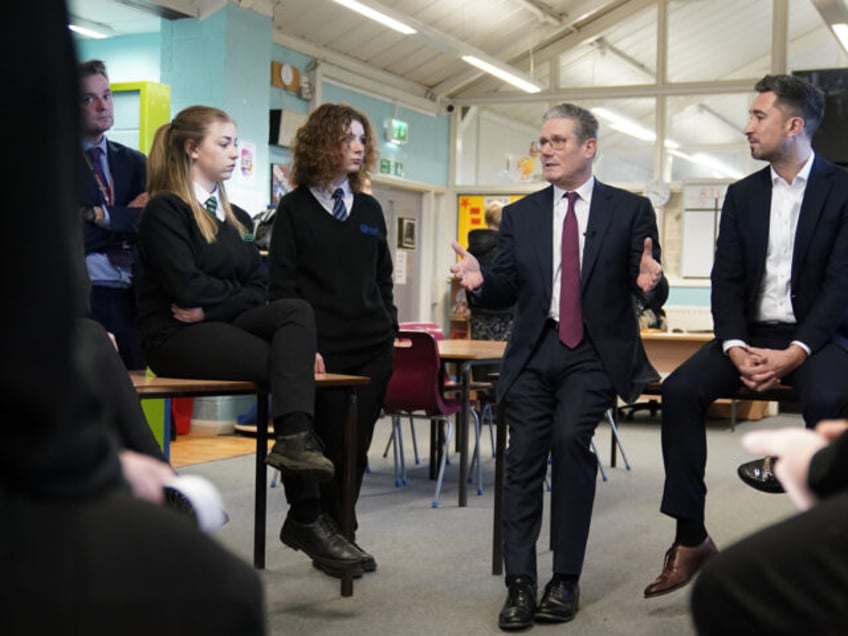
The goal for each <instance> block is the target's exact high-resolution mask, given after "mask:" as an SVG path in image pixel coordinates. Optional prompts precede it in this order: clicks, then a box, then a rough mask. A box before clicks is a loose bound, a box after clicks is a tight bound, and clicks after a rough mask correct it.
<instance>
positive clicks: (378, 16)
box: [334, 0, 417, 35]
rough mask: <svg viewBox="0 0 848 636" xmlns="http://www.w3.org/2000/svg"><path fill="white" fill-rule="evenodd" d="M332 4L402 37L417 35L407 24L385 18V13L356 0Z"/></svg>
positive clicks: (339, 0)
mask: <svg viewBox="0 0 848 636" xmlns="http://www.w3.org/2000/svg"><path fill="white" fill-rule="evenodd" d="M334 2H336V3H337V4H340V5H342V6H343V7H347V8H348V9H350V10H351V11H356V12H357V13H359V14H360V15H364V16H365V17H366V18H369V19H371V20H374V22H379V23H380V24H382V25H383V26H387V27H389V28H390V29H392V30H394V31H397V32H398V33H403V34H404V35H412V34H413V33H417V31H416V30H415V29H413V28H412V27H411V26H409V25H407V24H404V23H403V22H401V21H400V20H395V19H394V18H391V17H389V16H387V15H386V14H385V13H380V12H379V11H377V10H376V9H372V8H371V7H367V6H365V5H364V4H362V3H361V2H357V1H356V0H334Z"/></svg>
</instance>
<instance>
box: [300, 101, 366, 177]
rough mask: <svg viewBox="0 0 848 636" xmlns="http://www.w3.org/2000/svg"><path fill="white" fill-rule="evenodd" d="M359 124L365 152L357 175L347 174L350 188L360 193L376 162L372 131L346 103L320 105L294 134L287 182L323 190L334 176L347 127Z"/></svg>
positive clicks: (360, 115) (364, 117)
mask: <svg viewBox="0 0 848 636" xmlns="http://www.w3.org/2000/svg"><path fill="white" fill-rule="evenodd" d="M354 120H356V121H359V122H361V123H362V127H363V128H364V129H365V153H364V156H363V160H362V165H361V166H360V168H359V172H355V173H353V174H350V175H348V180H349V181H350V187H351V189H352V190H353V191H355V192H361V191H362V187H363V185H364V183H365V180H366V177H367V176H368V173H369V171H371V170H373V169H374V166H375V165H376V163H377V148H376V143H375V139H374V128H373V127H372V126H371V122H369V121H368V118H367V117H366V116H365V115H364V114H363V113H361V112H359V111H358V110H356V109H355V108H353V107H352V106H348V105H347V104H322V105H321V106H319V107H318V108H317V109H315V110H314V111H312V113H311V114H310V115H309V118H308V119H307V120H306V123H305V124H303V125H302V126H301V127H300V128H299V129H298V131H297V136H296V137H295V142H294V147H293V148H292V153H293V158H292V167H291V175H290V179H291V182H292V184H294V185H305V186H308V187H324V186H327V185H329V184H330V183H331V182H332V180H333V179H334V178H335V177H336V175H337V174H338V170H339V163H340V162H341V161H342V150H343V148H344V144H346V143H347V141H348V138H347V135H348V128H349V127H350V123H351V122H352V121H354Z"/></svg>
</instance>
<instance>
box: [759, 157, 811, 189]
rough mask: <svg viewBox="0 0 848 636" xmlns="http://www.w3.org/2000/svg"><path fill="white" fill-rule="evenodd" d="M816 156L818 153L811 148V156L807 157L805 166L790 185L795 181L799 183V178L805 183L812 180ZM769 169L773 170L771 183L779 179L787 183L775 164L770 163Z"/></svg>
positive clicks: (773, 183)
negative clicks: (778, 172)
mask: <svg viewBox="0 0 848 636" xmlns="http://www.w3.org/2000/svg"><path fill="white" fill-rule="evenodd" d="M815 158H816V153H815V152H814V151H813V150H810V156H809V157H807V161H806V163H804V166H803V167H802V168H801V170H800V171H799V172H798V174H797V175H795V179H793V180H792V183H790V184H789V185H790V186H791V185H794V184H795V183H798V180H799V179H800V180H801V181H803V182H804V183H806V182H807V181H809V180H810V170H812V169H813V159H815ZM769 170H771V183H772V185H775V184H776V183H778V182H779V181H782V182H783V183H784V184H785V183H786V181H785V180H784V179H783V177H781V176H780V175H779V174H777V172H775V170H774V167H773V166H771V165H770V166H769Z"/></svg>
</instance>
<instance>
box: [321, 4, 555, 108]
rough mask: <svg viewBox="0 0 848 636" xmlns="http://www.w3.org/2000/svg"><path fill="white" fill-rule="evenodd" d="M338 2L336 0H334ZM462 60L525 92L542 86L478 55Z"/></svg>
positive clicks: (537, 91)
mask: <svg viewBox="0 0 848 636" xmlns="http://www.w3.org/2000/svg"><path fill="white" fill-rule="evenodd" d="M336 1H337V2H338V0H336ZM462 60H463V61H464V62H467V63H468V64H471V66H476V67H477V68H479V69H480V70H481V71H485V72H486V73H488V74H489V75H494V76H495V77H497V78H498V79H500V80H503V81H504V82H506V83H507V84H512V85H513V86H515V87H516V88H520V89H521V90H523V91H524V92H525V93H539V92H541V90H542V87H541V86H540V85H539V84H538V83H536V81H535V80H532V79H529V76H528V79H525V78H523V77H520V76H519V75H518V74H517V73H515V72H513V71H508V70H507V69H505V68H501V67H500V66H495V65H494V64H492V63H490V62H486V61H484V60H481V59H480V58H479V57H475V56H473V55H463V56H462Z"/></svg>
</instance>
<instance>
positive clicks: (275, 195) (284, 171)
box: [271, 163, 291, 207]
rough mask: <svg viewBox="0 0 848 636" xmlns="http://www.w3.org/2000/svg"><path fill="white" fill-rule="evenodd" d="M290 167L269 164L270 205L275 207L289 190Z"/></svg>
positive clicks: (280, 164)
mask: <svg viewBox="0 0 848 636" xmlns="http://www.w3.org/2000/svg"><path fill="white" fill-rule="evenodd" d="M289 170H291V166H289V165H286V164H282V163H272V164H271V205H272V206H274V207H277V205H279V203H280V199H282V198H283V196H284V195H286V194H287V193H288V191H289V190H291V184H290V183H289Z"/></svg>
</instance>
